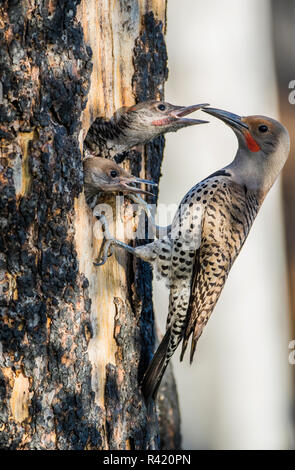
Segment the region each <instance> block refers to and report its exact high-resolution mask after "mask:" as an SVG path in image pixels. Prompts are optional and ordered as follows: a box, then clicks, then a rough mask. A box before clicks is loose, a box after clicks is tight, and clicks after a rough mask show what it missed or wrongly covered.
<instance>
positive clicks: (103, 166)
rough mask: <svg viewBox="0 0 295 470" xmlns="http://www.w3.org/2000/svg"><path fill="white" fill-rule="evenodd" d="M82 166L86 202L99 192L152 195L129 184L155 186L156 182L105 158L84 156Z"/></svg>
mask: <svg viewBox="0 0 295 470" xmlns="http://www.w3.org/2000/svg"><path fill="white" fill-rule="evenodd" d="M83 168H84V191H85V197H86V201H87V202H88V203H89V202H90V201H91V199H92V198H93V197H94V196H95V195H98V194H99V193H101V192H110V193H114V192H122V193H128V194H129V193H131V194H132V193H136V194H138V193H141V194H150V195H152V196H154V194H153V193H150V192H149V191H145V190H144V189H141V188H137V187H134V186H131V184H134V183H145V184H149V185H152V186H157V184H156V183H154V182H153V181H150V180H144V179H141V178H138V177H137V176H132V175H130V173H128V172H127V171H126V170H124V169H123V168H122V167H121V166H119V165H117V163H115V162H114V161H112V160H109V159H107V158H100V157H90V158H86V159H85V160H84V162H83Z"/></svg>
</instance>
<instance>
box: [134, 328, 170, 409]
mask: <svg viewBox="0 0 295 470" xmlns="http://www.w3.org/2000/svg"><path fill="white" fill-rule="evenodd" d="M170 335H171V330H170V328H168V330H167V331H166V333H165V335H164V337H163V339H162V341H161V343H160V344H159V347H158V349H157V351H156V352H155V354H154V357H153V359H152V361H151V363H150V365H149V366H148V368H147V370H146V372H145V374H144V377H143V380H142V384H141V389H142V393H143V396H144V398H145V400H146V401H147V402H149V401H150V399H151V398H153V399H154V400H155V399H156V396H157V392H158V389H159V386H160V383H161V380H162V377H163V375H164V372H165V370H166V367H167V365H168V363H169V360H168V359H167V349H168V345H169V340H170Z"/></svg>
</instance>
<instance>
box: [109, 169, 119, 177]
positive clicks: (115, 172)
mask: <svg viewBox="0 0 295 470" xmlns="http://www.w3.org/2000/svg"><path fill="white" fill-rule="evenodd" d="M110 175H111V177H112V178H116V176H118V172H117V171H116V170H111V171H110Z"/></svg>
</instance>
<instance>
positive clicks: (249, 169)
mask: <svg viewBox="0 0 295 470" xmlns="http://www.w3.org/2000/svg"><path fill="white" fill-rule="evenodd" d="M203 111H204V112H206V113H208V114H211V115H212V116H215V117H217V118H219V119H221V120H222V121H224V122H225V123H226V124H227V125H228V126H230V127H231V129H232V130H233V131H234V132H235V134H236V136H237V139H238V142H239V149H238V152H237V155H236V157H235V160H234V161H233V163H232V164H231V165H230V166H229V167H228V168H232V169H233V171H234V173H235V174H236V176H237V177H238V178H240V180H242V182H243V183H244V184H246V185H247V187H248V188H249V189H253V190H259V191H262V192H263V193H264V194H266V192H267V191H268V190H269V189H270V188H271V186H272V185H273V183H274V182H275V180H276V178H277V177H278V175H279V173H280V172H281V170H282V168H283V166H284V164H285V162H286V160H287V158H288V155H289V151H290V138H289V133H288V131H287V129H286V128H285V127H284V126H283V125H282V124H281V123H280V122H278V121H276V120H275V119H272V118H270V117H266V116H245V117H241V116H238V115H236V114H233V113H229V112H228V111H223V110H220V109H213V108H205V109H204V110H203Z"/></svg>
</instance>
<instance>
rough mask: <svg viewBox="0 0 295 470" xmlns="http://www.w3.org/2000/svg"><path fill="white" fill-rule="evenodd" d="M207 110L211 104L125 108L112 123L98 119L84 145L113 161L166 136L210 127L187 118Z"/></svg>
mask: <svg viewBox="0 0 295 470" xmlns="http://www.w3.org/2000/svg"><path fill="white" fill-rule="evenodd" d="M204 106H207V104H196V105H192V106H174V105H172V104H170V103H166V102H164V101H144V102H141V103H138V104H136V105H134V106H130V107H126V106H124V107H123V108H120V109H119V110H117V111H116V112H115V114H114V115H113V117H112V118H111V119H110V120H109V121H105V120H103V119H102V118H97V119H96V120H95V121H94V123H93V124H92V126H91V127H90V129H89V131H88V134H87V136H86V138H85V141H84V143H85V145H86V148H87V149H89V150H90V151H91V152H92V153H93V154H95V155H96V156H98V157H108V158H113V157H114V156H115V155H117V154H119V153H120V154H121V153H123V152H126V151H127V150H129V149H131V148H132V147H135V146H136V145H140V144H145V143H147V142H149V141H150V140H152V139H154V138H155V137H157V136H159V135H161V134H165V133H166V132H176V131H178V130H179V129H181V128H183V127H188V126H194V125H196V124H206V123H207V121H202V120H199V119H191V118H190V119H189V118H185V116H187V115H188V114H191V113H192V112H194V111H197V110H198V109H200V108H203V107H204Z"/></svg>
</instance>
